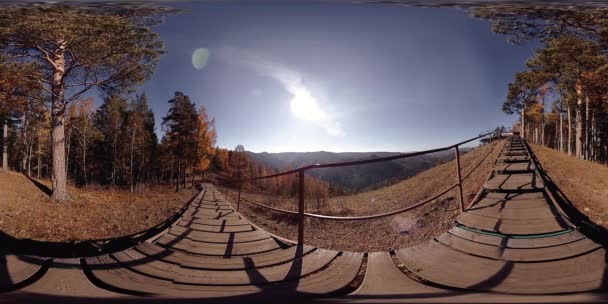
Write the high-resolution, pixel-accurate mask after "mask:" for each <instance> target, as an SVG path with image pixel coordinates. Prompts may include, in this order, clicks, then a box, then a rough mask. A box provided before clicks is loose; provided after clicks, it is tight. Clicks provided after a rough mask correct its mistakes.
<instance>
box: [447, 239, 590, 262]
mask: <svg viewBox="0 0 608 304" xmlns="http://www.w3.org/2000/svg"><path fill="white" fill-rule="evenodd" d="M436 240H437V241H438V242H440V243H442V244H444V245H446V246H449V247H451V248H453V249H456V250H458V251H462V252H465V253H469V254H472V255H477V256H482V257H487V258H491V259H497V260H508V261H518V262H541V261H551V260H558V259H566V258H570V257H574V256H577V255H581V254H585V253H589V252H591V251H593V250H596V249H598V248H600V247H601V245H599V244H597V243H595V242H593V241H591V240H590V239H587V238H583V239H580V240H578V241H575V242H571V243H568V244H563V245H561V246H552V247H542V248H507V247H502V246H493V245H486V244H482V243H479V242H473V241H469V240H467V239H464V238H460V237H458V236H456V235H453V234H450V233H443V234H441V235H439V236H438V237H437V238H436Z"/></svg>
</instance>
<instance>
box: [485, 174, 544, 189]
mask: <svg viewBox="0 0 608 304" xmlns="http://www.w3.org/2000/svg"><path fill="white" fill-rule="evenodd" d="M483 187H484V189H488V190H493V191H499V190H500V191H522V190H535V191H540V190H542V189H543V188H544V187H545V185H544V183H543V181H542V179H541V178H539V177H538V176H536V174H535V173H520V174H497V175H495V176H494V177H492V178H491V179H490V180H489V181H487V182H486V183H485V185H484V186H483Z"/></svg>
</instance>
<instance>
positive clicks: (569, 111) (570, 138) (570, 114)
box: [568, 106, 572, 156]
mask: <svg viewBox="0 0 608 304" xmlns="http://www.w3.org/2000/svg"><path fill="white" fill-rule="evenodd" d="M568 155H570V156H572V111H571V109H570V106H568Z"/></svg>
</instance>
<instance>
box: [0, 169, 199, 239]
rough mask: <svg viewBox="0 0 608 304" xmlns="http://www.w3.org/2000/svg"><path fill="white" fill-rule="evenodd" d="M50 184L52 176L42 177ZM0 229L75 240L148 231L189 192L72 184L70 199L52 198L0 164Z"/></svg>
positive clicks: (27, 235) (17, 234)
mask: <svg viewBox="0 0 608 304" xmlns="http://www.w3.org/2000/svg"><path fill="white" fill-rule="evenodd" d="M41 183H42V184H45V185H46V186H47V187H48V181H41ZM0 185H2V186H1V190H0V230H1V231H2V232H4V233H6V234H9V235H11V236H13V237H16V238H29V239H35V240H48V241H74V240H87V239H98V238H110V237H116V236H121V235H127V234H130V233H134V232H138V231H141V230H144V229H146V228H148V227H151V226H154V225H156V224H158V223H160V222H162V221H164V220H165V219H166V218H168V217H169V216H171V215H173V214H174V213H175V212H176V211H177V210H179V208H181V207H182V206H183V204H184V203H185V202H186V201H187V200H188V199H189V198H190V197H191V195H192V193H191V192H190V191H182V192H180V193H175V192H173V191H170V190H169V189H165V190H162V191H161V190H155V191H151V192H148V193H147V194H132V193H129V192H124V191H107V190H105V191H102V190H82V189H77V188H73V187H69V192H70V195H71V198H72V200H71V201H70V202H66V203H61V204H59V203H54V202H52V201H51V200H50V199H49V197H48V195H46V194H45V193H44V192H43V191H42V190H41V189H39V188H38V187H36V186H35V185H34V183H33V182H32V181H30V180H28V179H27V178H26V177H25V176H24V175H22V174H19V173H15V172H6V171H3V170H1V169H0Z"/></svg>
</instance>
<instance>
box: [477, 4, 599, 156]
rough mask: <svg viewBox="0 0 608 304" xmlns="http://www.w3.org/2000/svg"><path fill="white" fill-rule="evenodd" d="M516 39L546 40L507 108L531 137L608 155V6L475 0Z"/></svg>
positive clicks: (511, 91) (513, 87)
mask: <svg viewBox="0 0 608 304" xmlns="http://www.w3.org/2000/svg"><path fill="white" fill-rule="evenodd" d="M472 12H473V15H474V16H475V17H478V18H482V19H486V20H489V21H491V24H492V30H493V31H494V32H496V33H499V34H503V35H507V36H508V39H509V41H510V42H512V43H515V44H526V43H531V42H533V41H540V42H541V43H542V47H540V48H538V49H536V51H535V54H534V55H533V56H532V57H531V58H529V59H528V60H527V62H526V69H525V70H522V71H520V72H518V73H516V75H514V79H513V80H512V81H511V82H510V83H509V84H508V91H507V96H506V100H505V102H504V104H503V108H502V109H503V111H504V112H505V113H507V114H517V115H519V119H518V123H517V128H518V129H519V130H521V134H522V136H523V137H524V138H525V139H527V140H528V141H530V142H533V143H536V144H540V145H544V146H547V147H551V148H553V149H556V150H558V151H562V152H564V153H567V154H569V155H571V156H574V157H576V158H579V159H585V160H590V161H595V162H600V163H604V164H605V163H608V85H606V83H608V10H607V9H605V8H598V7H585V6H580V7H577V9H576V10H574V9H571V8H568V7H565V6H553V7H552V6H533V5H512V6H509V5H505V6H487V7H480V8H474V9H473V10H472Z"/></svg>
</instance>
